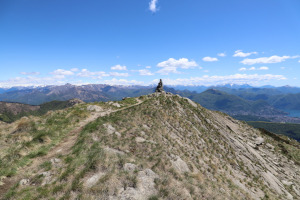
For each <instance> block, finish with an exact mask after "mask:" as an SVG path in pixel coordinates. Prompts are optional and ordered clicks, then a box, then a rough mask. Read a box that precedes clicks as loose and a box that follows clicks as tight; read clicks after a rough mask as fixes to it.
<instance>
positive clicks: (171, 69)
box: [157, 58, 198, 75]
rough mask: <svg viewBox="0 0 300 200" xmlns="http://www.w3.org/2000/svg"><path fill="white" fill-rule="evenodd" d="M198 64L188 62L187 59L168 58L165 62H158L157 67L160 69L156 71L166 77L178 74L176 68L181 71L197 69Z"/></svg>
mask: <svg viewBox="0 0 300 200" xmlns="http://www.w3.org/2000/svg"><path fill="white" fill-rule="evenodd" d="M197 66H198V64H197V63H196V62H195V61H189V60H188V59H187V58H180V59H178V60H176V59H174V58H169V59H168V60H166V61H163V62H160V63H158V64H157V67H161V68H162V69H161V70H159V71H157V73H159V74H163V75H168V74H169V73H175V74H179V73H180V72H178V71H177V68H181V69H190V68H194V67H197Z"/></svg>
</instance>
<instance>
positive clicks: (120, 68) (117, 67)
mask: <svg viewBox="0 0 300 200" xmlns="http://www.w3.org/2000/svg"><path fill="white" fill-rule="evenodd" d="M110 69H111V70H127V67H126V66H121V65H115V66H112V67H111V68H110Z"/></svg>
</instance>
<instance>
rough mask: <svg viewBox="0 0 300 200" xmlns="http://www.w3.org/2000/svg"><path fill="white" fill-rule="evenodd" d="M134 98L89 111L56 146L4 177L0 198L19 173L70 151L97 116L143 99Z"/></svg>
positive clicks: (31, 170) (16, 179)
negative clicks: (123, 103) (105, 108)
mask: <svg viewBox="0 0 300 200" xmlns="http://www.w3.org/2000/svg"><path fill="white" fill-rule="evenodd" d="M136 100H137V102H138V103H136V104H133V105H131V106H127V107H124V108H120V109H116V110H112V109H108V110H103V111H91V115H90V116H89V117H88V118H86V119H85V120H82V121H80V122H79V124H77V127H76V128H74V129H73V130H71V131H70V132H69V133H67V134H66V135H65V136H64V139H62V140H61V141H60V142H59V143H58V144H57V145H56V146H54V147H53V148H52V149H50V150H49V152H48V153H47V155H45V156H42V157H39V158H36V159H33V160H32V163H31V164H29V165H28V166H26V167H24V168H22V169H19V170H18V175H16V176H13V177H10V178H9V177H7V178H5V179H4V180H3V185H0V199H2V198H3V197H4V195H5V194H6V193H7V192H8V190H9V189H10V188H11V187H12V186H13V185H15V184H16V183H19V181H20V180H21V179H22V178H24V177H23V176H21V175H23V174H28V172H33V171H34V170H35V169H37V167H38V166H39V165H41V164H42V163H44V162H45V161H50V160H51V159H52V158H56V157H57V156H58V155H66V154H68V153H70V151H71V148H72V147H73V146H74V145H75V143H76V141H77V138H78V136H79V134H80V132H81V131H82V129H83V128H84V127H85V126H86V125H87V124H88V123H90V122H93V121H95V120H96V119H98V118H99V117H104V116H107V115H109V114H111V113H115V112H118V111H122V110H126V109H129V108H131V107H134V106H137V105H139V104H141V103H143V101H141V100H139V99H136Z"/></svg>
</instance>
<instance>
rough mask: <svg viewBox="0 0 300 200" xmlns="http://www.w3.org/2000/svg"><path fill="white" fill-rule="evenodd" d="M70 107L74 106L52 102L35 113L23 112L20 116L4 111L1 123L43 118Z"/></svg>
mask: <svg viewBox="0 0 300 200" xmlns="http://www.w3.org/2000/svg"><path fill="white" fill-rule="evenodd" d="M16 106H19V105H16ZM21 106H23V107H26V106H27V105H24V104H23V105H22V104H21ZM28 106H31V105H28ZM70 106H72V104H70V102H69V101H51V102H47V103H44V104H41V105H40V106H39V109H37V110H35V111H27V112H26V111H22V112H20V113H18V114H13V112H12V111H10V110H9V109H5V110H3V111H2V113H0V121H4V122H7V123H11V122H14V121H16V120H18V119H20V118H22V117H24V116H29V115H34V116H42V115H44V114H46V113H47V112H48V111H50V110H61V109H65V108H68V107H70Z"/></svg>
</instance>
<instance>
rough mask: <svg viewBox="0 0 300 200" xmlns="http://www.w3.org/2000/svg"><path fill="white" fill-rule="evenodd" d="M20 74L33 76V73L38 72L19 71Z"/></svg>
mask: <svg viewBox="0 0 300 200" xmlns="http://www.w3.org/2000/svg"><path fill="white" fill-rule="evenodd" d="M20 74H22V75H28V76H34V75H40V74H41V73H40V72H21V73H20Z"/></svg>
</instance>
